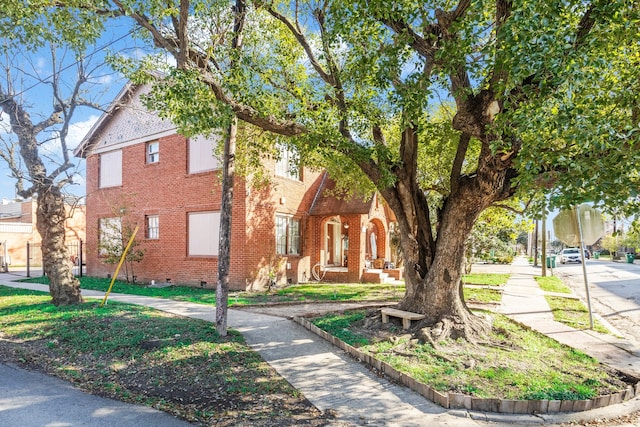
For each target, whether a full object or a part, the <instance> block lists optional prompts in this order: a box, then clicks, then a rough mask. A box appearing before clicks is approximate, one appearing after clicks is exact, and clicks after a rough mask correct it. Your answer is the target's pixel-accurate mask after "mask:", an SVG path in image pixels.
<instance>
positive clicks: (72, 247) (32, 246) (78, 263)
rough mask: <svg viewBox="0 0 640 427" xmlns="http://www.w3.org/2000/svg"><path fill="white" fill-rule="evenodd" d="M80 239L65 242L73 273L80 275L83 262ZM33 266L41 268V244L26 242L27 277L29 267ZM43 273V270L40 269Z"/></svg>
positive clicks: (29, 274) (82, 248) (29, 273)
mask: <svg viewBox="0 0 640 427" xmlns="http://www.w3.org/2000/svg"><path fill="white" fill-rule="evenodd" d="M83 250H84V247H83V244H82V240H76V241H74V242H67V252H68V253H69V260H70V261H71V263H72V264H73V274H74V275H75V276H78V277H82V267H83V264H84V254H83ZM34 267H41V268H42V246H41V244H40V243H29V242H27V277H31V269H32V268H34ZM42 274H43V275H44V270H43V271H42Z"/></svg>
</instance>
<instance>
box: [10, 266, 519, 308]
mask: <svg viewBox="0 0 640 427" xmlns="http://www.w3.org/2000/svg"><path fill="white" fill-rule="evenodd" d="M472 277H473V280H474V283H478V282H479V283H481V284H483V285H496V286H499V285H500V284H504V283H506V279H507V278H508V275H505V274H474V275H472ZM79 280H80V287H81V288H82V289H90V290H96V291H103V292H105V291H106V290H107V289H108V288H109V283H110V279H105V278H95V277H86V276H85V277H80V278H79ZM23 281H24V282H30V283H43V284H47V283H48V281H47V278H46V277H36V278H31V279H26V280H23ZM111 292H113V293H122V294H133V295H143V296H150V297H159V298H168V299H174V300H177V301H189V302H195V303H200V304H210V305H215V303H216V294H215V290H214V289H202V288H197V287H190V286H170V287H166V288H150V287H147V286H143V285H132V284H128V283H126V282H122V281H118V280H117V281H115V283H114V285H113V289H112V290H111ZM404 293H405V286H404V285H397V284H388V283H381V284H377V283H312V284H300V285H292V286H288V287H286V288H282V289H277V290H274V291H271V292H243V291H230V292H229V306H231V307H233V306H246V305H257V304H269V303H281V302H314V301H315V302H322V301H341V302H355V301H399V300H400V299H401V298H402V297H403V296H404ZM464 295H465V299H466V300H468V301H470V302H480V303H482V302H500V298H501V293H500V292H499V291H495V290H491V289H480V288H464Z"/></svg>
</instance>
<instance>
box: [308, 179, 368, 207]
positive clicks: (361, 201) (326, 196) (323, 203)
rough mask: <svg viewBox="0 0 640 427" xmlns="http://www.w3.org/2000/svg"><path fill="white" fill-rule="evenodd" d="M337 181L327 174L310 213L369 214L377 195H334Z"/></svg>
mask: <svg viewBox="0 0 640 427" xmlns="http://www.w3.org/2000/svg"><path fill="white" fill-rule="evenodd" d="M335 188H336V182H335V181H334V180H333V179H331V178H329V177H328V176H327V175H325V177H324V178H323V180H322V183H321V184H320V188H319V189H318V194H317V195H316V199H315V200H314V201H313V205H312V206H311V209H310V210H309V214H310V215H349V214H368V213H369V212H370V211H371V205H372V203H373V201H374V200H375V199H374V198H375V197H377V195H374V196H371V197H368V198H363V197H361V196H356V195H352V196H350V197H346V198H338V197H336V196H335V195H333V191H334V190H335Z"/></svg>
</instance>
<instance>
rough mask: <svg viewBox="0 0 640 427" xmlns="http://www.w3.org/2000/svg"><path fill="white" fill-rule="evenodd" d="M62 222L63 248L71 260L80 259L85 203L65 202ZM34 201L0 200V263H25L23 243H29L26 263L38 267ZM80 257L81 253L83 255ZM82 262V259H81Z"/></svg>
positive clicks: (40, 262)
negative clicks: (64, 244)
mask: <svg viewBox="0 0 640 427" xmlns="http://www.w3.org/2000/svg"><path fill="white" fill-rule="evenodd" d="M66 207H67V219H66V221H65V229H66V235H65V239H66V242H67V248H68V249H69V254H70V256H71V257H72V260H76V259H78V260H79V258H80V253H79V251H81V250H82V245H81V242H83V241H84V240H85V206H84V205H83V204H78V203H77V201H76V200H74V201H70V202H69V203H67V204H66ZM36 209H37V205H36V201H35V200H34V199H27V200H22V199H20V200H7V199H3V200H2V201H1V202H0V258H2V259H0V265H2V266H4V265H5V264H9V265H11V266H14V267H23V266H26V265H27V245H29V249H30V253H29V258H30V260H29V261H30V265H31V266H38V267H39V266H42V252H41V249H40V243H41V242H42V239H41V238H40V233H38V229H37V228H36V226H37V217H36ZM83 256H84V255H83ZM83 262H84V261H83Z"/></svg>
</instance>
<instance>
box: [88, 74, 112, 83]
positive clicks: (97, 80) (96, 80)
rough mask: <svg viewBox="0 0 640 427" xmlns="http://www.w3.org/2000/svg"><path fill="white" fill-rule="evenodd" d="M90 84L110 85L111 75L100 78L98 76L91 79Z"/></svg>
mask: <svg viewBox="0 0 640 427" xmlns="http://www.w3.org/2000/svg"><path fill="white" fill-rule="evenodd" d="M91 82H92V83H97V84H101V85H110V84H111V83H112V82H113V75H112V74H105V75H102V76H98V77H95V78H93V79H91Z"/></svg>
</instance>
